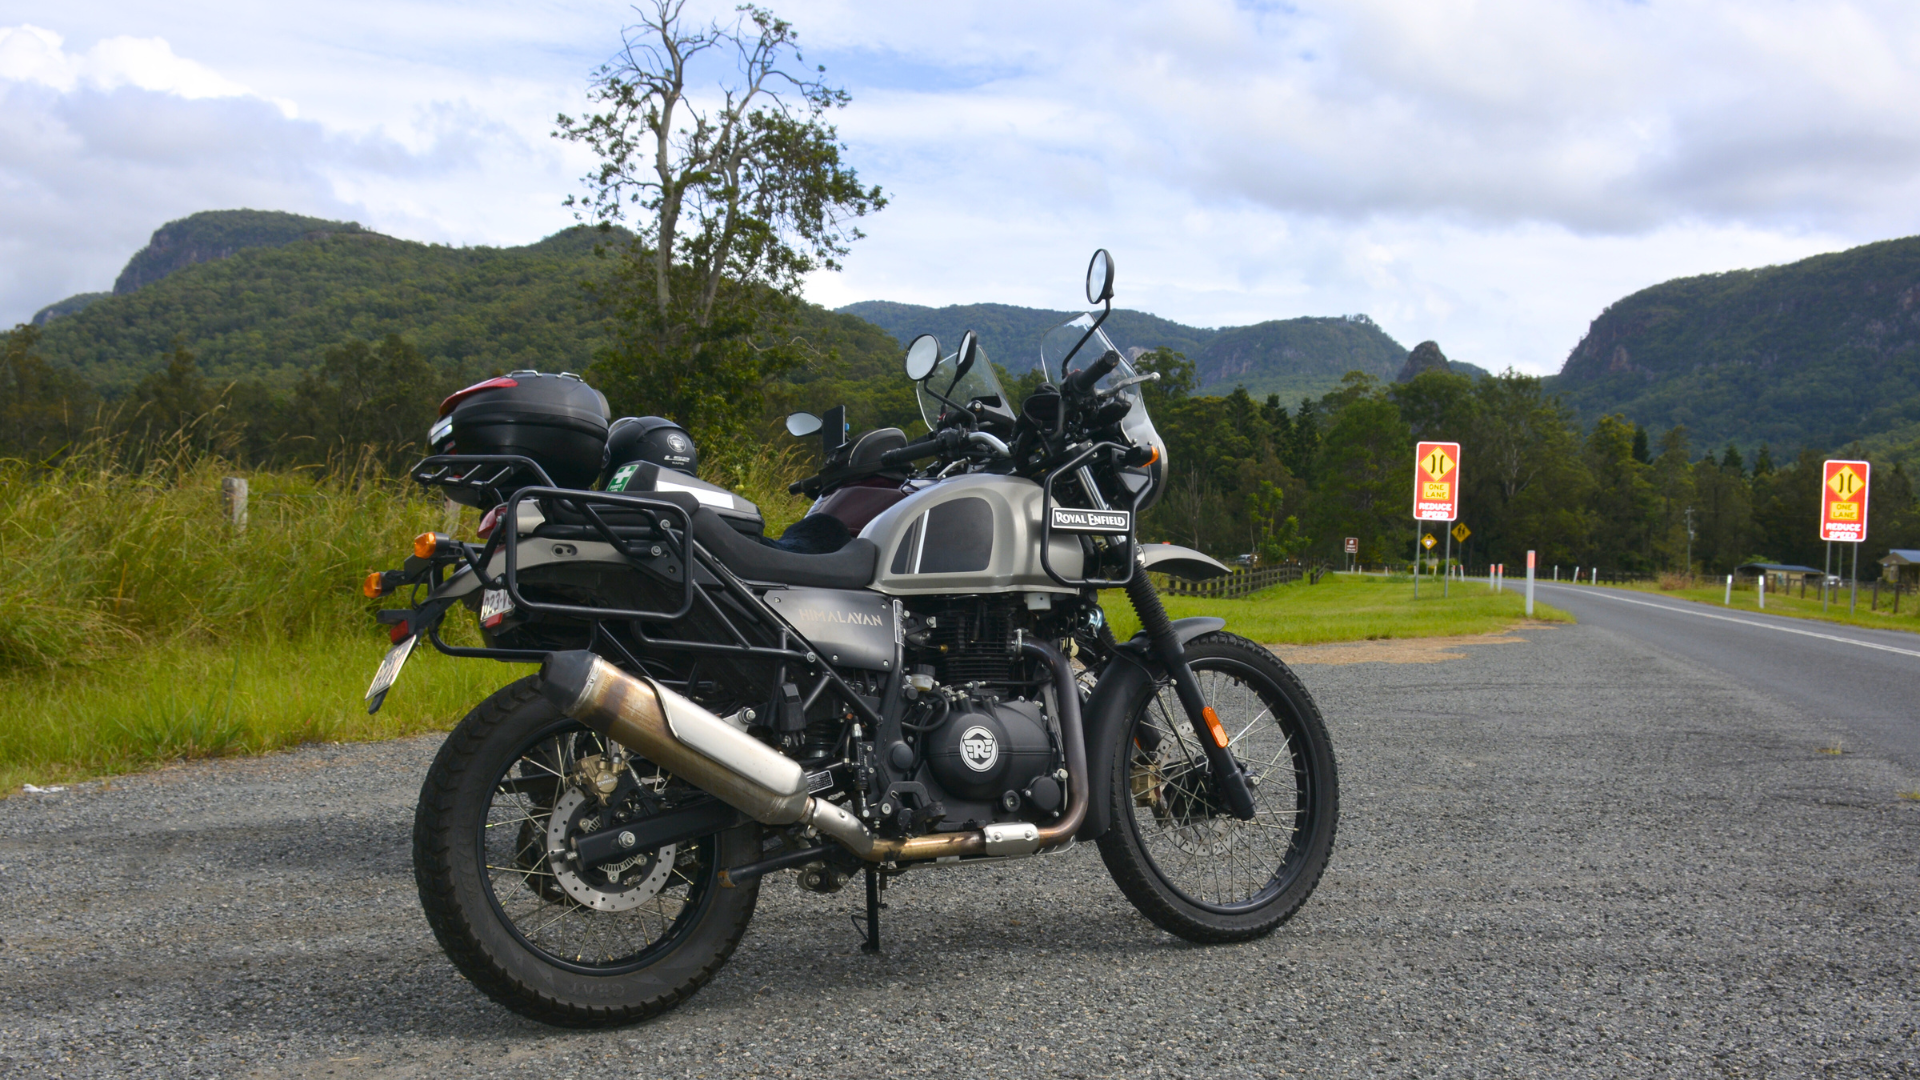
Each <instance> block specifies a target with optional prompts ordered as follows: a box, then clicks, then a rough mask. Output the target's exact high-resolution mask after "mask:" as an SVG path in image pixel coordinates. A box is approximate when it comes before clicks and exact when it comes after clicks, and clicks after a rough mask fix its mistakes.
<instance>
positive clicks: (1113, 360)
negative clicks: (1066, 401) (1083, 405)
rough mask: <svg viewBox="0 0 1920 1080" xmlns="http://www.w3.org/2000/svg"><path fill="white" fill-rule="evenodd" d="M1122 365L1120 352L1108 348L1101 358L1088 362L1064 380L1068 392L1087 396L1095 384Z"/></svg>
mask: <svg viewBox="0 0 1920 1080" xmlns="http://www.w3.org/2000/svg"><path fill="white" fill-rule="evenodd" d="M1119 366H1120V354H1119V353H1117V352H1114V351H1113V350H1112V349H1108V350H1107V351H1106V353H1105V354H1103V355H1102V356H1101V357H1100V359H1098V360H1095V361H1094V362H1093V363H1091V364H1088V365H1087V366H1086V368H1085V369H1084V370H1081V371H1076V372H1074V373H1073V374H1071V375H1069V376H1067V377H1066V378H1065V379H1064V380H1062V382H1063V385H1064V388H1065V389H1066V390H1067V392H1069V393H1072V394H1078V395H1081V396H1085V395H1087V394H1089V393H1092V392H1093V386H1094V384H1095V383H1097V382H1099V381H1100V380H1101V379H1104V378H1106V377H1107V375H1108V374H1109V373H1110V372H1112V371H1113V369H1114V368H1116V367H1119Z"/></svg>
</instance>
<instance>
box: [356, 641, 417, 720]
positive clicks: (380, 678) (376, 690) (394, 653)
mask: <svg viewBox="0 0 1920 1080" xmlns="http://www.w3.org/2000/svg"><path fill="white" fill-rule="evenodd" d="M419 640H420V635H418V634H410V635H408V636H407V638H406V640H404V641H402V642H400V644H398V645H395V646H394V647H393V648H391V649H388V650H387V655H386V658H385V659H383V660H381V661H380V670H379V671H376V672H374V673H373V685H372V686H369V687H367V714H368V715H369V716H371V715H372V714H374V713H377V712H379V711H380V706H381V705H383V704H385V702H386V700H387V691H388V690H390V689H392V688H393V682H394V680H395V679H398V678H399V677H400V667H401V665H402V664H405V663H406V662H407V656H408V654H410V653H412V652H413V643H414V642H416V641H419Z"/></svg>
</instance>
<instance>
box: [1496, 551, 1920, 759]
mask: <svg viewBox="0 0 1920 1080" xmlns="http://www.w3.org/2000/svg"><path fill="white" fill-rule="evenodd" d="M1507 588H1509V589H1511V590H1514V591H1520V590H1522V589H1524V588H1525V585H1524V584H1522V583H1517V582H1509V583H1508V585H1507ZM1535 588H1536V589H1537V590H1538V591H1537V593H1536V594H1535V595H1536V597H1537V598H1538V599H1539V600H1541V601H1542V602H1544V603H1548V604H1552V605H1554V606H1555V607H1558V608H1560V609H1562V610H1564V611H1568V612H1571V613H1572V614H1573V616H1574V617H1575V618H1577V619H1579V620H1580V622H1581V623H1582V624H1583V625H1585V626H1591V627H1597V628H1601V629H1605V630H1608V631H1611V632H1614V633H1617V634H1622V635H1625V636H1627V637H1630V638H1632V639H1633V640H1635V641H1637V642H1640V643H1641V644H1643V645H1646V646H1648V647H1650V648H1653V649H1658V650H1660V651H1661V652H1664V653H1667V654H1670V655H1672V656H1674V657H1677V658H1684V659H1686V660H1687V661H1690V662H1692V663H1695V664H1699V665H1701V666H1703V667H1707V668H1710V669H1712V670H1714V671H1717V672H1719V673H1721V674H1723V675H1726V676H1728V677H1730V678H1733V679H1737V680H1739V682H1740V683H1741V684H1742V685H1744V686H1747V687H1749V688H1751V689H1753V690H1755V691H1758V692H1760V693H1762V694H1765V695H1766V696H1768V697H1770V698H1773V699H1774V700H1777V701H1781V702H1788V703H1791V704H1792V705H1794V706H1796V707H1798V708H1800V709H1803V710H1805V711H1806V713H1807V714H1808V715H1810V716H1813V717H1817V718H1819V720H1820V722H1822V723H1826V724H1830V725H1833V726H1834V727H1835V728H1836V729H1837V730H1839V731H1844V732H1845V733H1847V735H1848V736H1851V737H1852V738H1854V739H1855V740H1857V741H1861V742H1865V743H1868V744H1871V745H1872V746H1874V747H1875V748H1876V749H1878V750H1879V751H1881V752H1883V753H1886V754H1889V755H1892V756H1894V757H1896V758H1898V759H1899V760H1900V761H1902V762H1903V763H1904V764H1906V765H1908V766H1912V767H1920V634H1909V633H1903V632H1901V631H1898V630H1873V629H1867V628H1863V627H1855V626H1843V625H1840V624H1837V623H1826V622H1817V621H1814V620H1810V619H1795V618H1786V617H1782V616H1778V615H1767V614H1764V613H1762V612H1759V611H1754V610H1751V608H1748V609H1741V608H1737V607H1735V608H1728V607H1721V606H1719V605H1715V604H1700V603H1695V602H1693V601H1688V600H1675V599H1672V598H1670V597H1664V596H1660V595H1657V594H1652V593H1644V592H1635V591H1632V590H1627V589H1610V588H1606V587H1604V586H1602V587H1597V588H1596V587H1592V586H1585V585H1582V586H1573V585H1545V584H1540V583H1538V582H1536V583H1535ZM1840 602H1841V603H1845V602H1846V599H1845V595H1844V594H1842V597H1841V601H1840ZM1843 745H1844V744H1843Z"/></svg>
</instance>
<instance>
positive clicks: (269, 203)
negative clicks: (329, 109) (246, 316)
mask: <svg viewBox="0 0 1920 1080" xmlns="http://www.w3.org/2000/svg"><path fill="white" fill-rule="evenodd" d="M390 104H391V105H393V106H394V107H393V108H390V110H389V113H388V114H387V115H386V116H385V117H382V118H381V121H382V122H376V123H370V124H364V125H359V126H357V127H355V126H348V125H341V124H337V123H336V124H326V123H322V122H320V121H319V120H317V119H301V118H300V117H299V110H298V108H297V107H296V106H295V105H294V103H293V102H292V101H291V100H289V99H286V98H283V97H279V96H277V95H276V96H272V97H269V96H267V95H265V94H262V93H258V92H255V91H254V90H253V89H251V88H250V87H249V86H248V85H247V84H246V83H244V82H242V81H240V80H238V79H235V78H230V77H228V76H227V75H225V74H223V73H222V72H221V71H220V70H218V69H217V68H216V67H214V66H211V65H208V64H205V63H201V62H199V61H196V60H192V59H186V58H183V57H182V56H180V55H178V54H177V53H176V50H175V49H174V48H173V47H172V46H171V45H170V44H169V43H168V42H167V41H166V40H164V39H160V38H153V37H136V36H131V35H115V36H111V37H105V38H102V39H101V40H99V41H97V42H95V43H94V44H93V45H91V46H90V47H88V48H85V49H70V48H68V47H67V45H66V41H65V39H64V38H63V37H62V36H61V35H60V34H58V33H55V32H53V31H50V30H46V29H43V28H40V27H37V26H31V25H27V26H16V27H8V28H0V323H12V322H15V321H19V320H22V319H24V318H26V317H27V316H29V315H30V314H32V312H33V311H34V310H35V309H37V308H39V307H40V306H42V305H44V304H47V303H51V302H53V301H55V300H58V299H60V298H62V297H64V296H67V295H70V294H72V293H75V292H83V291H94V290H103V289H107V288H109V287H111V285H112V283H113V279H114V277H115V276H116V275H117V274H118V272H119V270H120V268H121V266H123V265H124V264H125V262H126V260H127V259H128V257H129V256H131V255H132V254H133V252H134V251H135V250H137V249H138V248H139V247H140V246H142V245H143V244H144V243H145V242H146V240H147V237H148V236H149V234H151V233H152V232H153V230H154V229H156V228H157V227H159V226H160V225H161V224H164V223H165V222H167V221H169V220H173V219H176V218H179V217H183V216H185V215H187V214H190V213H193V212H196V211H200V210H217V209H232V208H240V207H249V208H256V209H274V210H288V211H293V212H297V213H306V214H314V215H318V216H324V217H332V218H341V219H352V220H358V221H360V222H361V223H363V224H365V225H367V226H369V227H371V228H374V229H377V230H380V231H383V232H389V233H393V234H396V235H402V236H407V237H410V238H413V239H422V240H435V241H452V242H491V243H524V242H526V241H529V240H532V239H536V238H537V237H538V236H540V235H544V234H545V233H548V232H552V231H553V230H555V229H558V228H561V227H563V226H564V225H565V224H567V222H568V220H569V217H568V215H567V214H566V212H565V211H564V210H562V209H561V208H560V206H559V201H560V197H561V195H560V193H561V191H562V190H564V188H565V187H567V186H568V184H569V181H570V180H571V176H570V175H569V174H571V173H574V172H575V170H574V169H571V168H566V169H563V168H562V164H563V162H564V161H565V155H564V153H563V152H562V150H561V148H559V147H556V146H553V145H550V143H549V140H547V138H546V135H545V132H544V130H540V129H539V128H534V129H533V130H531V131H529V130H527V129H528V127H529V126H530V125H527V124H524V123H521V124H518V125H515V124H512V123H509V122H505V121H503V120H502V119H501V118H500V117H499V116H498V115H497V114H495V113H494V112H492V111H490V110H485V109H481V108H477V107H475V106H474V105H472V104H471V103H469V102H467V101H465V100H462V99H461V98H459V97H457V96H449V97H440V98H437V99H436V98H427V99H425V100H416V101H413V102H405V101H402V102H395V103H390ZM542 104H544V103H542ZM521 119H524V118H521ZM542 119H545V118H542ZM503 210H504V211H505V214H504V215H503V214H502V211H503Z"/></svg>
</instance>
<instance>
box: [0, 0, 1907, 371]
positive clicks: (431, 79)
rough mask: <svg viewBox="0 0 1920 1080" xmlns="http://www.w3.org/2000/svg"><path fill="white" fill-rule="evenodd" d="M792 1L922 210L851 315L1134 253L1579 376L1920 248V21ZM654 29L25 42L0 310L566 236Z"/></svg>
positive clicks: (224, 11) (1275, 298)
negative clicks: (238, 265)
mask: <svg viewBox="0 0 1920 1080" xmlns="http://www.w3.org/2000/svg"><path fill="white" fill-rule="evenodd" d="M697 3H700V4H705V7H706V10H708V11H709V12H710V13H712V14H726V13H729V12H731V11H732V8H733V4H732V0H697ZM775 6H776V7H777V9H778V11H779V13H780V14H781V15H782V16H783V17H786V18H788V19H790V20H792V21H793V22H794V24H795V25H796V26H797V27H798V28H799V29H800V32H801V41H802V43H803V45H805V46H806V54H807V59H808V60H809V61H810V62H824V63H826V64H827V65H828V67H829V71H828V75H829V78H831V79H834V80H836V81H838V82H841V83H842V84H844V85H846V86H847V87H848V88H849V89H850V90H851V91H852V92H853V95H854V105H853V106H852V107H851V108H850V109H848V110H846V111H845V112H844V113H841V114H840V115H839V116H838V117H837V119H838V121H839V123H840V126H841V130H842V133H843V135H844V136H845V137H846V138H847V140H848V142H849V143H850V145H851V147H852V160H853V162H854V163H855V164H856V165H857V166H858V167H859V169H860V171H861V173H862V175H863V176H864V177H866V178H867V179H868V180H870V181H875V182H878V183H881V184H882V185H884V186H885V187H886V189H887V190H888V192H889V194H890V195H891V196H892V198H893V204H892V206H890V207H889V208H888V209H887V210H885V211H883V212H882V213H881V214H879V215H878V216H877V217H875V218H872V219H870V220H869V221H868V222H866V223H864V224H865V227H866V228H867V230H868V231H869V232H870V233H871V237H870V239H868V240H866V241H863V242H861V243H860V244H859V245H857V246H856V248H855V250H854V252H853V254H852V256H851V257H850V258H849V260H848V269H847V271H846V273H844V274H837V275H836V274H823V275H820V276H819V277H818V278H817V280H815V281H814V282H812V283H811V290H812V291H811V295H812V296H813V298H815V299H817V300H820V301H823V302H829V303H844V302H848V301H852V300H859V299H875V298H883V299H896V300H908V301H918V302H925V303H967V302H974V301H1000V302H1007V303H1025V304H1035V305H1044V306H1050V307H1066V306H1070V305H1071V304H1072V302H1073V299H1074V297H1075V295H1076V294H1077V289H1078V278H1079V274H1080V271H1081V268H1082V266H1083V265H1084V261H1085V258H1086V253H1087V251H1088V250H1089V249H1090V248H1092V247H1093V246H1094V245H1096V244H1105V245H1107V246H1110V247H1112V248H1113V249H1114V251H1115V253H1116V255H1117V256H1118V260H1119V267H1120V290H1121V296H1120V298H1121V302H1122V303H1125V304H1127V305H1129V306H1135V307H1140V308H1145V309H1147V310H1151V311H1156V312H1158V313H1160V314H1163V315H1166V316H1168V317H1170V318H1176V319H1180V320H1183V321H1187V322H1191V323H1198V324H1222V323H1235V322H1247V321H1255V320H1259V319H1265V318H1281V317H1290V316H1295V315H1330V314H1343V313H1351V312H1358V311H1365V312H1367V313H1369V314H1371V315H1373V316H1374V317H1375V318H1376V319H1378V320H1379V321H1380V322H1381V323H1382V325H1383V326H1385V327H1386V328H1387V329H1388V330H1389V331H1390V332H1392V333H1393V334H1394V335H1395V336H1396V337H1398V338H1400V339H1401V340H1402V341H1404V342H1407V343H1408V344H1411V343H1413V342H1417V341H1419V340H1422V339H1425V338H1436V339H1437V340H1439V341H1440V342H1441V344H1442V346H1443V347H1444V348H1445V349H1446V350H1447V352H1448V354H1449V355H1455V356H1459V357H1461V358H1462V359H1466V360H1471V361H1473V362H1475V363H1480V364H1483V365H1486V366H1489V367H1503V366H1506V365H1508V364H1513V365H1515V366H1518V367H1521V368H1522V369H1525V370H1532V371H1542V372H1544V371H1551V370H1554V369H1556V368H1557V367H1558V366H1559V363H1560V360H1561V359H1562V358H1563V357H1564V356H1565V354H1566V352H1567V350H1568V349H1570V348H1571V347H1572V345H1573V344H1574V343H1575V342H1576V341H1577V340H1578V338H1579V336H1580V335H1581V333H1582V332H1584V330H1585V328H1586V325H1587V322H1588V321H1589V320H1590V319H1592V318H1593V317H1594V316H1595V315H1597V314H1598V313H1599V311H1600V310H1601V308H1602V307H1603V306H1604V305H1605V304H1607V303H1609V302H1611V301H1612V300H1615V299H1617V298H1619V297H1620V296H1622V295H1624V294H1626V293H1628V292H1631V291H1633V290H1635V289H1637V288H1641V287H1644V286H1646V285H1649V284H1652V283H1654V282H1657V281H1660V280H1664V279H1666V278H1669V277H1673V276H1678V275H1682V274H1692V273H1702V272H1707V271H1713V270H1722V269H1730V268H1734V267H1739V266H1752V265H1759V264H1764V263H1769V262H1780V261H1787V260H1791V259H1794V258H1798V257H1801V256H1804V255H1807V254H1812V253H1814V252H1817V251H1823V250H1834V249H1837V248H1841V247H1846V246H1849V245H1852V244H1856V243H1863V242H1867V241H1871V240H1876V239H1883V238H1886V237H1889V236H1897V235H1905V234H1909V233H1913V232H1916V231H1920V110H1915V109H1913V108H1912V107H1911V102H1913V101H1915V100H1920V7H1916V6H1914V5H1913V4H1911V2H1910V0H1661V2H1660V3H1632V2H1625V0H1346V2H1341V3H1333V2H1330V0H1298V2H1295V3H1288V4H1278V3H1260V2H1252V0H1249V2H1233V0H1181V2H1174V0H1097V2H1096V0H1055V2H1053V3H1048V4H1032V3H1024V2H1023V3H1013V2H1004V0H997V2H979V3H971V4H939V5H926V4H898V3H879V2H877V0H778V2H777V3H776V5H775ZM631 17H632V14H631V12H630V10H629V9H628V8H627V7H626V5H625V4H624V3H620V2H610V0H588V2H585V3H566V4H561V3H556V2H551V0H547V2H538V0H532V2H530V0H516V2H509V0H468V2H467V3H463V4H462V5H460V6H458V7H454V6H452V5H447V4H443V3H437V2H434V0H401V2H399V3H394V2H392V0H380V2H374V0H340V3H338V4H336V5H333V6H332V7H330V8H329V9H328V10H327V11H326V12H325V13H324V14H323V15H316V14H314V13H313V12H312V11H311V10H305V11H303V10H299V9H293V8H285V7H279V8H276V7H273V6H270V5H265V6H263V5H246V4H239V3H237V2H235V0H207V2H205V3H201V4H198V5H188V6H171V7H169V6H155V5H132V4H127V3H124V2H115V0H107V2H105V3H101V4H94V5H86V6H84V8H78V9H76V10H74V11H72V12H66V11H63V12H62V13H61V15H60V17H59V18H58V19H55V18H53V17H51V16H46V17H42V18H41V19H40V21H41V22H46V23H48V24H49V25H53V26H55V30H46V29H39V28H37V26H36V27H28V26H16V27H14V28H12V29H9V30H0V258H4V260H5V262H4V265H5V266H7V267H20V268H28V269H18V270H12V271H8V270H0V309H4V310H0V318H5V317H11V318H19V317H22V316H24V314H26V313H29V312H31V311H32V310H33V308H35V307H37V306H39V305H40V304H43V303H46V302H49V301H51V300H54V299H57V298H58V297H59V296H61V295H64V294H65V293H66V292H71V291H77V290H78V289H80V288H100V287H104V286H105V285H106V284H107V283H110V282H111V280H112V277H113V274H114V273H115V272H117V270H118V269H119V266H120V265H121V264H122V263H123V262H124V261H125V259H126V257H127V256H128V255H129V254H131V252H132V251H133V250H134V249H135V248H137V247H138V246H139V245H140V243H142V242H144V240H145V238H146V235H147V234H148V233H149V232H151V231H152V229H153V228H155V227H157V226H158V225H159V224H161V223H162V222H164V221H166V220H168V219H169V218H173V217H178V216H181V214H183V213H187V212H191V211H192V210H200V209H215V208H222V207H231V206H242V205H251V206H256V207H263V208H276V209H287V210H295V211H302V212H309V213H322V214H328V215H339V216H351V217H355V218H358V219H359V220H361V221H362V222H364V223H366V224H368V225H369V226H371V227H374V228H378V229H381V230H382V231H386V232H392V233H395V234H397V235H403V236H409V237H413V238H416V239H426V240H442V241H450V242H466V243H477V242H486V243H524V242H527V241H530V240H533V239H536V238H537V237H539V236H541V235H544V234H546V233H548V232H551V231H552V230H553V229H555V228H558V227H560V226H562V225H564V224H566V222H567V221H568V220H569V218H568V215H567V214H566V212H565V211H564V210H562V209H561V208H560V205H559V202H560V199H561V198H562V197H563V196H564V195H565V194H566V193H567V192H569V191H571V190H575V185H576V184H577V181H578V178H579V177H580V176H581V175H582V174H583V173H585V172H586V171H587V164H588V163H587V162H586V161H584V160H583V158H582V157H581V155H580V152H579V150H578V148H577V147H573V146H569V145H564V144H558V143H555V142H554V141H553V140H551V139H549V138H548V131H549V130H550V127H551V123H552V118H553V115H554V113H556V112H561V111H573V110H575V109H577V108H579V103H580V100H581V92H582V90H583V89H584V86H585V81H586V76H587V73H588V72H589V71H590V70H591V69H592V68H593V67H594V66H595V65H596V64H597V63H599V62H600V61H602V60H604V59H605V58H606V57H607V56H608V55H610V54H611V53H612V51H613V48H614V45H615V44H616V42H617V31H618V28H619V26H620V25H621V23H622V22H623V21H627V20H630V19H631ZM61 35H65V37H64V38H63V37H62V36H61ZM294 103H298V109H297V112H295V111H294ZM7 273H12V274H13V277H12V278H7V277H5V275H6V274H7Z"/></svg>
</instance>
